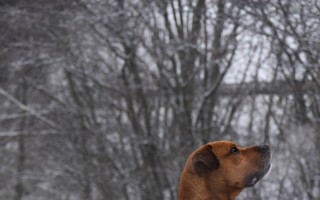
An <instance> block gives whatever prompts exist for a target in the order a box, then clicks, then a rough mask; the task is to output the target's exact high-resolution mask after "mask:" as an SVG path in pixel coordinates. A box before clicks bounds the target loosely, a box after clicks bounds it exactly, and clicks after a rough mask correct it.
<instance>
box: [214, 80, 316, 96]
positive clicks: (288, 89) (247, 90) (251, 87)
mask: <svg viewBox="0 0 320 200" xmlns="http://www.w3.org/2000/svg"><path fill="white" fill-rule="evenodd" d="M308 92H320V83H318V84H317V83H315V82H311V81H307V82H294V83H293V82H292V83H289V82H288V81H283V80H279V81H274V82H267V81H260V82H254V81H253V82H248V83H242V84H239V83H235V84H221V86H220V87H219V90H218V95H221V96H235V95H237V94H239V93H242V94H241V95H290V94H297V93H298V94H304V93H308Z"/></svg>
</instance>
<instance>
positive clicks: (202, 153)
mask: <svg viewBox="0 0 320 200" xmlns="http://www.w3.org/2000/svg"><path fill="white" fill-rule="evenodd" d="M192 163H193V168H194V171H195V173H196V174H197V175H199V176H202V175H206V174H208V173H210V172H211V171H213V170H216V169H218V168H219V165H220V164H219V160H218V158H217V156H216V155H215V154H214V153H213V152H212V147H211V145H204V146H203V147H201V148H200V149H199V150H198V151H197V152H196V153H195V154H194V156H193V158H192Z"/></svg>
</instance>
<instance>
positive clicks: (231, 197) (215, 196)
mask: <svg viewBox="0 0 320 200" xmlns="http://www.w3.org/2000/svg"><path fill="white" fill-rule="evenodd" d="M183 173H184V176H181V180H180V184H179V194H178V200H235V199H236V197H237V196H238V195H239V193H240V192H241V191H242V189H234V190H232V191H225V188H226V187H225V188H223V187H221V188H211V187H210V186H209V185H215V186H217V185H220V184H208V183H207V181H208V180H206V179H199V177H196V178H195V177H194V176H195V175H194V174H192V173H191V174H190V172H189V173H188V172H183ZM211 181H212V180H211ZM220 186H221V185H220Z"/></svg>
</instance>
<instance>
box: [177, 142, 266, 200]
mask: <svg viewBox="0 0 320 200" xmlns="http://www.w3.org/2000/svg"><path fill="white" fill-rule="evenodd" d="M270 157H271V156H270V149H269V147H268V146H267V145H262V146H253V147H247V148H241V147H238V146H237V145H236V144H235V143H233V142H228V141H219V142H211V143H208V144H206V145H203V146H202V147H200V148H199V149H197V150H196V151H195V152H193V153H192V154H191V155H190V156H189V158H188V160H187V163H186V165H185V167H184V169H183V171H182V174H181V178H180V183H179V193H178V199H179V200H234V199H235V198H236V196H238V195H239V193H240V192H241V191H242V190H243V189H244V188H246V187H251V186H253V185H255V184H256V183H257V182H258V181H259V180H261V179H262V177H263V176H264V175H265V174H266V173H267V172H268V171H269V170H270V168H271V165H270Z"/></svg>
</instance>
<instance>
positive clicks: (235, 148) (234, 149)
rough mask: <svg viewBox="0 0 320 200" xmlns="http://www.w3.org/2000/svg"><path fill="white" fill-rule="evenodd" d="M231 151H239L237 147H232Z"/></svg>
mask: <svg viewBox="0 0 320 200" xmlns="http://www.w3.org/2000/svg"><path fill="white" fill-rule="evenodd" d="M231 153H239V150H238V149H237V147H232V148H231Z"/></svg>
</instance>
